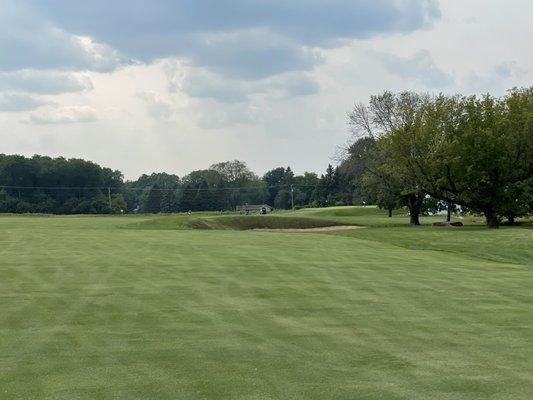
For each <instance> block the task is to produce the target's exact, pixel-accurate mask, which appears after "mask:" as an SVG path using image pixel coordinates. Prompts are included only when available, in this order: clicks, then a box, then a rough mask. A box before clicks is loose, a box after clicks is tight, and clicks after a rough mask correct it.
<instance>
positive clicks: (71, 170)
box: [0, 154, 356, 214]
mask: <svg viewBox="0 0 533 400" xmlns="http://www.w3.org/2000/svg"><path fill="white" fill-rule="evenodd" d="M349 181H350V180H349V178H348V177H347V175H346V174H343V173H342V172H341V171H340V170H339V168H336V169H333V167H331V165H330V166H329V167H328V169H327V171H326V174H325V175H322V176H321V177H318V176H317V175H316V174H315V173H311V172H306V173H304V174H303V175H295V174H294V173H293V172H292V170H291V168H290V167H287V168H284V167H279V168H275V169H273V170H271V171H268V172H267V173H266V174H265V175H264V176H263V177H262V178H261V177H259V176H257V175H256V174H255V173H253V172H252V171H250V169H249V168H248V167H247V165H246V164H245V163H244V162H242V161H238V160H234V161H227V162H222V163H218V164H213V165H211V166H210V167H209V168H208V169H205V170H197V171H193V172H191V173H189V174H188V175H186V176H184V177H182V178H179V177H178V176H177V175H172V174H167V173H153V174H151V175H142V176H141V177H140V178H139V179H137V180H135V181H124V178H123V175H122V173H121V172H120V171H116V170H111V169H109V168H104V167H101V166H99V165H98V164H95V163H93V162H90V161H85V160H80V159H65V158H62V157H59V158H51V157H45V156H39V155H35V156H33V157H31V158H27V157H24V156H20V155H5V154H0V212H3V213H6V212H8V213H54V214H110V213H132V212H141V213H172V212H188V211H226V210H235V208H236V207H237V206H238V205H244V204H263V203H266V204H269V205H271V206H273V207H275V208H277V209H289V208H292V207H293V205H294V206H295V207H304V206H309V205H313V206H318V207H320V206H327V205H335V204H337V205H338V204H353V203H354V199H356V197H354V194H353V192H352V190H353V185H351V184H350V183H349Z"/></svg>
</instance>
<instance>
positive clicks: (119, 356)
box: [0, 208, 533, 399]
mask: <svg viewBox="0 0 533 400" xmlns="http://www.w3.org/2000/svg"><path fill="white" fill-rule="evenodd" d="M338 212H341V214H343V213H344V215H338ZM372 213H374V217H373V216H372ZM317 214H318V215H317ZM354 214H357V215H354ZM359 214H364V215H359ZM293 216H301V217H302V218H316V219H321V220H328V221H331V220H334V221H337V222H338V223H342V224H345V223H354V224H361V223H363V222H365V221H366V222H370V223H369V224H368V225H370V226H371V227H370V228H368V229H365V230H360V231H354V232H350V233H342V234H315V233H302V234H288V233H272V232H249V231H246V232H242V231H233V230H227V229H225V230H209V231H201V230H186V228H187V226H186V224H187V223H188V221H191V220H194V219H197V218H198V216H197V215H196V216H195V215H193V216H157V217H154V216H135V217H130V216H125V217H75V216H73V217H0V296H1V298H2V313H0V330H1V332H0V393H1V398H2V399H28V398H38V399H109V398H114V399H176V398H179V399H276V398H278V399H353V398H357V399H487V398H491V399H529V398H530V397H531V392H532V391H533V364H532V363H531V360H532V359H533V311H532V310H533V293H532V291H531V288H532V287H533V268H532V261H533V257H531V253H530V248H531V244H533V230H531V229H522V228H507V229H500V230H499V231H488V230H481V229H477V228H475V227H474V228H467V229H463V230H457V231H454V230H450V229H446V228H444V229H443V228H433V227H422V228H421V229H412V228H408V227H400V226H398V227H391V226H388V225H400V224H402V222H401V221H399V217H398V221H394V222H393V223H392V224H391V223H389V221H388V220H385V221H383V217H382V216H381V215H380V213H379V212H378V211H376V210H374V211H368V208H367V210H364V211H363V212H362V211H360V210H358V209H355V208H354V209H344V210H338V209H337V210H336V209H330V210H325V211H324V210H318V211H317V210H305V211H302V212H297V213H295V214H287V215H285V214H283V215H282V217H284V218H292V217H293ZM201 218H207V219H211V220H216V219H217V218H216V217H215V216H213V215H204V216H201ZM220 218H222V217H220ZM224 218H229V217H224ZM385 218H386V217H385ZM222 225H224V224H222ZM372 226H373V227H372ZM120 228H130V229H120ZM131 228H136V229H131ZM361 235H362V236H361ZM456 235H457V236H456ZM450 243H451V244H453V246H454V249H453V251H449V247H450ZM440 247H442V248H440ZM441 250H444V251H441Z"/></svg>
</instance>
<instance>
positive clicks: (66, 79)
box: [0, 69, 93, 94]
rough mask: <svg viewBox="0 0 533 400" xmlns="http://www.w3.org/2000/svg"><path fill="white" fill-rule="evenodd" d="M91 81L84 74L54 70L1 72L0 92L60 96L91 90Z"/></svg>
mask: <svg viewBox="0 0 533 400" xmlns="http://www.w3.org/2000/svg"><path fill="white" fill-rule="evenodd" d="M92 88H93V84H92V82H91V79H90V78H89V77H88V76H87V75H86V74H83V73H71V72H60V71H54V70H46V71H43V70H31V69H25V70H18V71H10V72H0V90H2V91H8V90H9V91H18V92H33V93H39V94H59V93H65V92H80V91H83V90H91V89H92Z"/></svg>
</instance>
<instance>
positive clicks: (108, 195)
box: [107, 187, 111, 209]
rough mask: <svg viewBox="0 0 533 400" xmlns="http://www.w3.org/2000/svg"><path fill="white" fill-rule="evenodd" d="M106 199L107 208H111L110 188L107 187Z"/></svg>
mask: <svg viewBox="0 0 533 400" xmlns="http://www.w3.org/2000/svg"><path fill="white" fill-rule="evenodd" d="M107 200H108V201H109V209H111V188H110V187H108V188H107Z"/></svg>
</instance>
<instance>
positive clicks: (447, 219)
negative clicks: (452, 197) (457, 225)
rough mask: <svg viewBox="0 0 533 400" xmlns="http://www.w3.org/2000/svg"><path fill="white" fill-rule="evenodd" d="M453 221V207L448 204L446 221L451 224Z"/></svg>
mask: <svg viewBox="0 0 533 400" xmlns="http://www.w3.org/2000/svg"><path fill="white" fill-rule="evenodd" d="M451 220H452V205H451V204H450V203H448V204H447V207H446V221H447V222H450V221H451Z"/></svg>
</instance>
